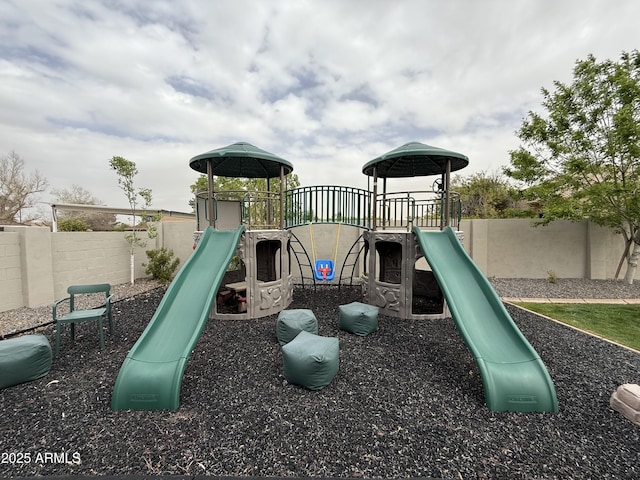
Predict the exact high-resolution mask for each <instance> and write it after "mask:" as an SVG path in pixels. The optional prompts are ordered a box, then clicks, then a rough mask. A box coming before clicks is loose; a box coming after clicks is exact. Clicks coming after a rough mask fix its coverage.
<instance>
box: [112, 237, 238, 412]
mask: <svg viewBox="0 0 640 480" xmlns="http://www.w3.org/2000/svg"><path fill="white" fill-rule="evenodd" d="M243 231H244V227H243V226H240V227H239V228H238V229H237V230H235V231H219V230H214V229H213V227H207V229H206V230H205V231H204V232H203V234H202V237H201V238H200V241H199V242H198V246H197V247H196V249H195V250H194V252H193V253H192V254H191V256H190V257H189V259H188V260H187V261H186V262H185V264H184V265H183V266H182V268H181V269H180V271H179V272H178V274H177V275H176V276H175V278H174V279H173V281H172V282H171V284H170V285H169V288H168V289H167V292H166V293H165V295H164V297H163V298H162V300H161V302H160V305H158V308H157V310H156V312H155V313H154V315H153V317H152V318H151V321H150V322H149V325H147V328H146V329H145V330H144V332H142V335H141V336H140V338H139V339H138V341H137V342H136V344H135V345H134V346H133V348H132V349H131V350H130V351H129V353H128V354H127V357H126V358H125V360H124V363H123V364H122V367H120V373H118V378H117V379H116V383H115V386H114V387H113V396H112V399H111V408H112V409H113V410H127V409H131V410H175V409H177V408H178V406H179V404H180V384H181V383H182V374H183V373H184V369H185V367H186V365H187V361H188V360H189V356H190V355H191V352H192V350H193V348H194V347H195V345H196V342H197V341H198V338H200V334H201V333H202V330H203V329H204V327H205V325H206V323H207V320H208V318H209V312H210V311H211V308H212V306H213V302H214V301H215V298H216V292H217V290H218V287H219V286H220V283H221V282H222V278H223V276H224V274H225V271H226V269H227V266H228V265H229V262H230V261H231V258H232V257H233V255H234V253H235V250H236V247H237V245H238V242H239V240H240V236H241V235H242V232H243ZM125 327H126V326H125Z"/></svg>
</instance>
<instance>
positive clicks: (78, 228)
mask: <svg viewBox="0 0 640 480" xmlns="http://www.w3.org/2000/svg"><path fill="white" fill-rule="evenodd" d="M87 230H89V225H88V224H87V222H85V221H83V220H80V219H79V218H62V219H60V220H58V231H59V232H86V231H87Z"/></svg>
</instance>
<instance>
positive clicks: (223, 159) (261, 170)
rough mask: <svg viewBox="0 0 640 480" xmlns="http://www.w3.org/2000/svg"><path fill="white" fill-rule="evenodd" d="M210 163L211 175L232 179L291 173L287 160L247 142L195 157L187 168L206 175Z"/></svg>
mask: <svg viewBox="0 0 640 480" xmlns="http://www.w3.org/2000/svg"><path fill="white" fill-rule="evenodd" d="M209 162H211V164H212V166H213V174H214V175H218V176H222V177H233V178H274V177H279V176H280V167H283V170H284V174H285V175H288V174H290V173H291V172H292V171H293V165H292V164H291V163H290V162H288V161H287V160H285V159H283V158H280V157H278V156H277V155H274V154H273V153H269V152H265V151H264V150H262V149H260V148H258V147H256V146H254V145H251V144H250V143H247V142H238V143H234V144H232V145H228V146H226V147H222V148H217V149H215V150H211V151H209V152H206V153H201V154H200V155H196V156H195V157H193V158H192V159H191V160H189V166H190V167H191V168H193V169H194V170H196V171H198V172H200V173H205V174H206V173H207V163H209Z"/></svg>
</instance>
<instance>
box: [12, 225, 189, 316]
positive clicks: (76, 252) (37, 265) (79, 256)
mask: <svg viewBox="0 0 640 480" xmlns="http://www.w3.org/2000/svg"><path fill="white" fill-rule="evenodd" d="M2 230H3V231H0V311H6V310H12V309H14V308H20V307H23V306H26V307H38V306H42V305H48V304H51V303H53V302H54V301H55V300H56V299H58V298H63V297H65V296H66V290H67V287H68V286H69V285H72V284H82V283H103V282H104V283H110V284H112V285H118V284H122V283H128V282H129V281H130V248H129V244H128V243H127V241H126V240H125V238H124V233H122V232H56V233H52V232H51V231H50V230H49V229H48V228H44V227H22V226H6V227H3V229H2ZM194 230H195V221H185V222H163V223H161V224H159V225H158V236H157V237H156V238H154V239H149V238H148V236H147V235H146V234H143V238H144V239H145V240H146V247H136V248H135V256H134V258H135V270H134V272H135V278H143V277H146V276H147V275H146V274H145V272H144V270H145V267H144V266H143V264H144V263H146V262H147V256H146V254H145V251H146V250H148V249H153V248H160V247H162V246H166V247H167V248H171V249H173V250H174V253H175V254H176V255H177V256H178V257H179V258H180V261H181V264H182V263H184V262H185V261H186V260H187V258H189V256H190V255H191V252H192V251H193V232H194Z"/></svg>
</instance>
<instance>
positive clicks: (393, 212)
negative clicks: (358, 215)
mask: <svg viewBox="0 0 640 480" xmlns="http://www.w3.org/2000/svg"><path fill="white" fill-rule="evenodd" d="M376 211H377V217H378V218H377V222H376V224H377V228H380V229H382V230H385V229H387V228H391V229H398V228H403V229H404V228H406V229H407V230H411V228H412V227H414V226H417V227H424V228H429V227H431V228H440V227H441V226H442V225H444V224H445V222H444V198H443V195H442V193H440V192H434V191H430V190H423V191H410V192H392V193H384V194H379V195H378V198H377V203H376ZM449 212H450V213H449V222H448V225H451V226H452V227H454V228H458V227H459V226H460V219H461V213H462V210H461V204H460V196H459V195H458V194H456V193H453V192H452V194H451V199H450V208H449Z"/></svg>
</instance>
